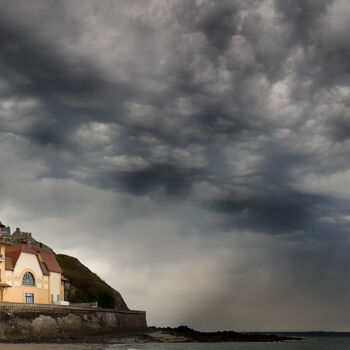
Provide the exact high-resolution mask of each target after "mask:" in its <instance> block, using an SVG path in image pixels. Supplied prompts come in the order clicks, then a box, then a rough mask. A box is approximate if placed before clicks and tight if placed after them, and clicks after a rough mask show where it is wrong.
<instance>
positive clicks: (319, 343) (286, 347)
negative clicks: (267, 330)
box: [106, 333, 350, 350]
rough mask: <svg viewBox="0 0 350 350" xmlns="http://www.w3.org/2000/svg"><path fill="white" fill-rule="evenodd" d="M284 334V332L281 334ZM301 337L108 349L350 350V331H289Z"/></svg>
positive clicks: (137, 345)
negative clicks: (308, 332)
mask: <svg viewBox="0 0 350 350" xmlns="http://www.w3.org/2000/svg"><path fill="white" fill-rule="evenodd" d="M281 335H282V334H281ZM283 335H288V336H295V337H301V338H302V339H301V340H291V341H287V342H276V343H255V342H253V343H241V342H235V343H177V344H173V343H170V344H166V343H156V344H152V343H147V344H135V345H110V346H108V347H106V349H110V350H112V349H119V350H314V349H315V350H316V349H317V350H345V349H346V350H350V333H333V334H330V333H322V334H318V333H317V334H315V333H311V334H307V333H303V334H300V333H289V334H283Z"/></svg>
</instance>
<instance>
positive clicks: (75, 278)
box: [56, 254, 128, 310]
mask: <svg viewBox="0 0 350 350" xmlns="http://www.w3.org/2000/svg"><path fill="white" fill-rule="evenodd" d="M56 258H57V261H58V263H59V264H60V266H61V268H62V270H63V276H64V277H66V278H68V279H69V282H70V287H69V289H68V290H67V299H68V301H69V302H71V303H84V302H92V301H98V305H99V306H101V307H108V308H116V309H118V310H128V307H127V305H126V303H125V301H124V300H123V298H122V296H121V295H120V293H119V292H117V291H116V290H114V289H113V288H112V287H111V286H109V285H108V284H107V283H106V282H104V281H102V280H101V278H100V277H98V276H97V275H96V274H95V273H93V272H92V271H90V270H89V269H88V268H87V267H86V266H84V265H83V264H82V263H81V262H80V261H79V260H78V259H76V258H74V257H72V256H69V255H64V254H57V255H56Z"/></svg>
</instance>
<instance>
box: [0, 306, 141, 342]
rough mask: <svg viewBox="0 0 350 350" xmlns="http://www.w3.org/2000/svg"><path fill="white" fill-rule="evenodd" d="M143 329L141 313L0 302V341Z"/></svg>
mask: <svg viewBox="0 0 350 350" xmlns="http://www.w3.org/2000/svg"><path fill="white" fill-rule="evenodd" d="M146 328H147V323H146V313H145V312H144V311H114V310H110V309H96V308H78V307H66V306H53V305H25V304H13V303H0V340H27V341H28V340H29V341H31V340H39V339H45V338H49V339H54V338H55V337H57V338H64V337H79V336H84V335H85V336H86V335H97V334H107V333H115V332H125V331H142V330H145V329H146Z"/></svg>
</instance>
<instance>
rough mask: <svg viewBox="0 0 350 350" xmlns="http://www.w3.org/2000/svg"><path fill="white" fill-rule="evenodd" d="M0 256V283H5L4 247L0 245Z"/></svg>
mask: <svg viewBox="0 0 350 350" xmlns="http://www.w3.org/2000/svg"><path fill="white" fill-rule="evenodd" d="M0 254H1V260H0V281H1V282H5V280H6V271H5V245H3V244H1V245H0Z"/></svg>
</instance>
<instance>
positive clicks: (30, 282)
mask: <svg viewBox="0 0 350 350" xmlns="http://www.w3.org/2000/svg"><path fill="white" fill-rule="evenodd" d="M22 285H23V286H34V277H33V275H32V274H31V273H30V272H26V273H25V274H24V276H23V279H22Z"/></svg>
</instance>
